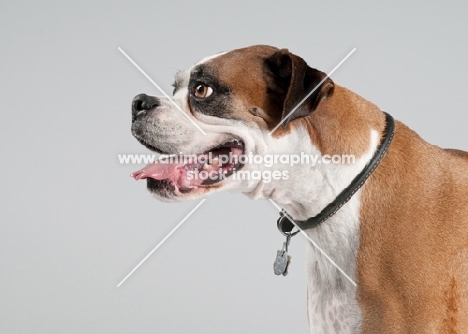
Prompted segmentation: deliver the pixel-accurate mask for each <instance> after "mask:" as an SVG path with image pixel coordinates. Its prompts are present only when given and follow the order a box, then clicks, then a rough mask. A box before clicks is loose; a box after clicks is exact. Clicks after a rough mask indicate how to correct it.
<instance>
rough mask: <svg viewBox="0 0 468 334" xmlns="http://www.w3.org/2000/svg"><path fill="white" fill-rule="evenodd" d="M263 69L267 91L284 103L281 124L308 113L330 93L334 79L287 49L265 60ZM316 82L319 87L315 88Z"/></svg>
mask: <svg viewBox="0 0 468 334" xmlns="http://www.w3.org/2000/svg"><path fill="white" fill-rule="evenodd" d="M265 72H266V77H267V79H266V80H267V85H268V93H269V94H270V95H273V97H274V98H275V99H276V100H279V101H278V102H280V103H281V102H282V104H283V105H282V114H281V120H280V121H282V120H284V119H285V118H287V119H286V120H284V122H283V123H282V125H283V127H286V126H287V124H288V123H289V122H291V121H292V120H294V119H296V118H299V117H304V116H308V115H310V114H311V113H312V112H313V111H314V110H315V109H316V108H317V106H318V105H319V103H320V102H321V101H323V100H327V99H329V98H330V97H331V96H332V95H333V90H334V83H333V81H332V80H331V79H330V78H326V76H327V75H326V74H325V73H323V72H320V71H318V70H316V69H313V68H311V67H309V66H307V63H306V62H305V61H304V59H302V58H300V57H298V56H296V55H294V54H292V53H291V52H289V51H288V50H287V49H282V50H279V51H277V52H275V53H274V54H273V55H271V56H269V57H267V58H266V59H265ZM325 78H326V79H325ZM324 79H325V80H324ZM322 80H324V81H323V82H322ZM321 82H322V83H321ZM320 83H321V84H320ZM318 84H320V87H317V85H318ZM312 90H314V92H313V93H312V94H311V95H310V96H309V97H308V98H307V100H306V101H304V102H303V103H302V105H301V106H300V107H299V108H297V109H296V110H294V112H293V113H292V114H291V115H290V116H289V117H288V115H289V114H290V113H291V111H292V110H293V109H294V108H296V106H297V105H298V104H299V103H300V102H301V101H302V100H303V99H304V98H305V97H306V96H307V95H308V94H309V93H310V92H311V91H312Z"/></svg>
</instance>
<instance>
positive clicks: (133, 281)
mask: <svg viewBox="0 0 468 334" xmlns="http://www.w3.org/2000/svg"><path fill="white" fill-rule="evenodd" d="M0 13H1V14H0V42H1V43H0V48H1V53H0V57H1V62H0V69H1V72H0V73H1V76H0V91H1V94H0V106H1V112H2V114H1V116H2V119H1V123H0V126H1V131H0V136H1V137H0V146H1V154H2V156H1V175H2V186H1V211H0V220H1V225H0V268H1V269H0V314H1V316H0V317H1V320H0V332H1V333H289V332H294V333H307V332H308V329H307V320H306V319H307V318H306V295H305V292H306V285H305V284H306V279H305V270H304V254H305V252H304V248H305V242H304V240H303V238H302V237H301V236H298V237H296V238H295V240H293V243H292V246H291V248H292V249H291V253H292V255H293V263H292V267H291V272H290V275H289V276H288V277H287V278H282V277H276V276H274V275H273V273H272V261H273V258H274V256H275V254H276V250H277V249H278V248H279V247H280V246H281V243H282V242H283V239H282V237H281V236H280V234H279V233H278V232H277V231H276V227H275V220H276V217H277V212H276V209H275V208H274V207H273V206H272V205H271V204H270V203H269V202H267V201H258V202H254V201H250V200H248V199H247V198H246V197H244V196H243V195H241V194H230V193H220V194H216V195H214V196H212V197H210V198H209V199H208V200H207V201H206V202H205V203H204V204H203V205H202V206H201V207H200V209H199V210H198V211H197V212H195V213H194V215H193V216H192V217H191V218H190V219H189V220H188V221H187V222H186V223H185V224H184V225H183V226H182V227H181V228H180V229H179V230H178V231H177V232H176V233H175V234H174V235H173V236H172V237H171V238H170V239H169V240H168V241H167V242H166V243H165V244H164V245H163V246H162V247H161V248H160V249H159V250H158V251H157V252H155V253H154V254H153V256H152V257H150V258H149V260H148V261H147V262H146V263H145V264H144V265H143V266H142V267H140V269H139V270H137V271H136V272H135V273H134V274H133V276H131V277H130V278H129V279H128V280H127V281H126V282H125V283H124V284H123V285H122V286H121V287H120V288H117V287H116V285H117V283H119V282H120V281H121V279H123V277H125V275H127V273H128V272H129V271H130V270H131V269H132V268H133V267H134V266H135V265H136V264H137V263H138V262H139V261H140V260H141V259H142V258H143V257H144V256H145V255H146V254H147V253H148V252H149V251H150V250H151V249H152V248H153V247H154V246H155V245H156V244H157V243H158V242H159V241H160V240H161V239H162V238H163V237H164V236H165V235H166V234H167V233H168V232H169V231H170V230H171V229H172V228H173V227H174V226H175V225H176V224H177V223H178V222H179V221H180V220H181V219H182V218H183V217H184V216H185V215H186V214H187V213H188V212H189V211H190V210H191V209H192V208H193V207H194V206H195V205H196V204H197V203H198V201H193V202H186V203H181V204H164V203H160V202H158V201H156V200H154V199H153V198H152V197H151V196H150V195H149V194H148V193H147V192H146V191H145V183H144V182H138V183H136V182H134V181H133V180H132V179H130V177H129V176H128V174H129V173H130V172H132V171H134V170H136V169H138V168H140V167H141V166H132V165H120V164H119V163H118V160H117V154H121V153H147V151H146V150H145V149H144V148H143V147H141V146H140V145H139V144H138V143H137V141H136V140H134V139H133V138H132V137H131V135H130V102H131V99H132V98H133V96H134V95H136V94H138V93H141V92H146V93H152V94H155V93H156V90H155V88H154V87H153V86H152V85H151V84H150V83H149V82H148V81H147V79H146V78H144V77H143V76H142V75H141V74H140V73H139V72H138V71H137V70H136V69H135V68H134V67H133V65H131V64H130V63H129V62H128V60H127V59H125V58H124V57H123V56H122V55H121V54H120V53H119V51H118V50H117V47H119V46H120V47H122V48H123V49H124V50H125V51H126V52H127V53H128V54H129V55H130V56H132V57H133V58H134V59H135V60H136V61H137V62H138V63H139V64H140V66H142V67H143V69H145V70H146V71H147V73H148V74H149V75H150V76H151V77H152V78H153V79H154V80H155V81H156V82H157V83H159V84H160V85H161V86H162V87H163V88H164V89H165V90H166V91H168V92H169V91H171V87H170V84H171V83H172V79H173V74H174V73H175V71H176V70H177V69H183V68H185V67H187V66H189V65H191V64H192V63H193V62H195V61H197V60H198V59H200V58H202V57H204V56H207V55H210V54H213V53H216V52H219V51H223V50H229V49H233V48H237V47H242V46H247V45H251V44H258V43H261V44H272V45H275V46H278V47H288V48H289V49H290V50H292V51H293V52H295V53H297V54H299V55H301V56H302V57H303V58H305V59H306V60H307V61H308V62H309V64H311V65H312V66H313V67H316V68H319V69H321V70H323V71H325V72H328V71H330V70H331V69H332V68H333V67H334V66H335V65H336V64H337V63H338V62H339V61H340V60H341V59H342V58H343V57H344V56H345V55H346V54H347V53H348V52H349V51H350V50H351V49H352V48H353V47H356V48H357V51H356V52H355V53H354V54H353V55H352V56H351V58H349V60H348V61H347V62H346V63H345V64H344V65H343V66H342V67H341V68H340V69H339V70H337V71H336V72H335V74H334V75H333V79H334V80H335V82H336V83H338V84H341V85H344V86H347V87H348V88H350V89H352V90H354V91H356V92H357V93H359V94H361V95H363V96H364V97H366V98H367V99H368V100H371V101H373V102H375V103H377V104H378V105H379V106H380V107H381V108H382V109H384V110H386V111H388V112H390V113H392V114H393V115H394V116H395V117H396V118H397V119H400V120H402V121H404V122H405V123H406V124H408V125H409V126H411V127H412V128H413V129H415V130H416V131H418V132H419V133H420V134H421V135H422V137H423V138H425V139H427V140H428V141H430V142H432V143H435V144H437V145H440V146H444V147H457V148H461V149H464V150H467V149H468V144H467V140H468V133H467V131H466V124H467V123H468V112H467V108H466V90H467V89H468V83H467V81H466V78H467V77H468V67H467V66H466V59H467V58H468V57H467V56H468V54H467V52H468V51H467V50H468V48H467V45H466V43H467V42H466V40H467V35H468V34H467V33H468V25H467V21H466V18H467V17H468V10H467V4H466V3H465V4H463V2H462V1H446V2H444V4H443V5H442V4H438V2H435V1H412V2H409V1H400V2H398V3H397V2H392V3H391V4H390V3H387V4H378V3H377V2H375V1H359V2H356V1H353V2H346V3H336V2H333V1H326V2H325V1H320V2H319V1H314V2H312V1H307V2H306V1H304V2H298V1H296V2H294V1H287V2H286V1H284V2H280V1H268V2H267V1H265V2H262V3H259V2H255V3H254V2H251V1H246V0H242V1H240V0H239V1H232V2H225V3H223V2H220V1H174V2H172V3H171V2H169V1H167V2H158V1H155V0H153V1H146V2H145V1H133V2H132V3H130V2H129V3H126V4H122V3H118V2H116V1H108V2H96V1H89V0H82V1H77V2H72V1H61V2H58V1H57V2H51V1H49V2H48V1H41V2H35V1H34V2H33V1H30V2H27V1H24V2H20V1H15V2H13V1H2V3H1V4H0Z"/></svg>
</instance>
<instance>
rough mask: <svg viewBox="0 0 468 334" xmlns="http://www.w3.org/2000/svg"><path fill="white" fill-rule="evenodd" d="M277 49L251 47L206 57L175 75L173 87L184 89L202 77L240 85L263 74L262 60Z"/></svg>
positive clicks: (259, 46) (262, 46) (260, 46)
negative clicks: (248, 78) (253, 76)
mask: <svg viewBox="0 0 468 334" xmlns="http://www.w3.org/2000/svg"><path fill="white" fill-rule="evenodd" d="M277 50H278V49H277V48H275V47H271V46H264V45H258V46H251V47H247V48H243V49H236V50H232V51H228V52H222V53H219V54H215V55H213V56H209V57H206V58H204V59H202V60H201V61H199V62H198V63H196V64H195V65H194V66H192V67H190V68H188V69H186V70H184V71H181V72H179V73H177V74H176V77H175V83H174V86H175V87H176V89H177V88H178V87H185V86H188V85H189V82H190V79H203V77H210V78H212V77H216V79H217V80H219V81H221V82H224V83H227V84H229V83H238V84H241V83H242V82H243V81H244V80H246V79H247V77H250V79H252V75H256V74H257V75H261V74H262V73H263V60H264V59H265V58H266V57H268V56H270V55H272V54H273V53H274V52H276V51H277Z"/></svg>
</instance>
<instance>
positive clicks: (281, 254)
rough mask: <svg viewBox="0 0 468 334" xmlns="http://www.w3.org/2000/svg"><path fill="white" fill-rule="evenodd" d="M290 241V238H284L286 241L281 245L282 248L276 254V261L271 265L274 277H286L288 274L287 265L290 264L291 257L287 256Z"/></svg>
mask: <svg viewBox="0 0 468 334" xmlns="http://www.w3.org/2000/svg"><path fill="white" fill-rule="evenodd" d="M290 240H291V236H290V235H288V236H287V237H286V241H285V242H284V243H283V248H282V249H281V250H278V252H277V253H276V260H275V263H274V264H273V271H274V273H275V275H283V276H286V275H287V274H288V267H289V263H290V262H291V256H290V255H288V245H289V241H290Z"/></svg>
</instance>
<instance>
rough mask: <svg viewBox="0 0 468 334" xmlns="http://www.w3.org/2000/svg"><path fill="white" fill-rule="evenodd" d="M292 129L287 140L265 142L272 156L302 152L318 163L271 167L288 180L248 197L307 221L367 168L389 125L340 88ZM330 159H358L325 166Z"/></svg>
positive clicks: (376, 111) (262, 186) (374, 109)
mask: <svg viewBox="0 0 468 334" xmlns="http://www.w3.org/2000/svg"><path fill="white" fill-rule="evenodd" d="M364 102H365V103H364ZM345 106H346V107H345ZM294 127H295V129H294V131H290V132H289V133H287V134H285V135H283V136H280V137H276V138H275V137H269V139H267V140H270V141H272V142H271V143H268V142H267V147H269V148H270V147H272V148H274V150H275V152H271V151H269V152H268V153H269V154H301V153H303V154H306V155H309V156H312V157H315V160H316V161H317V162H316V163H315V164H312V163H309V164H296V165H294V166H292V167H291V166H287V165H277V166H274V167H273V169H275V168H276V169H279V170H286V171H288V173H289V179H287V180H280V181H274V182H273V181H272V182H270V183H264V182H261V181H260V182H259V183H258V184H257V186H256V187H255V189H254V190H253V191H252V192H250V193H248V195H249V196H250V197H253V198H257V199H258V198H263V199H272V200H273V201H275V202H276V203H277V204H278V205H280V206H281V207H283V208H284V209H285V210H286V211H287V212H288V213H289V214H290V215H291V216H292V217H293V218H294V219H298V220H305V219H307V218H309V217H312V216H315V215H317V214H318V213H319V212H320V211H321V210H322V209H323V208H324V207H325V206H326V205H327V204H328V203H330V202H332V201H333V200H334V199H335V198H336V196H337V195H338V194H339V193H340V192H341V191H342V190H343V189H344V188H345V187H346V186H348V185H349V184H350V182H351V181H352V179H353V178H354V177H355V176H356V175H357V174H358V173H359V172H360V171H361V170H362V169H363V168H364V167H365V165H366V164H367V163H368V162H369V160H370V159H371V157H372V155H373V153H374V152H375V150H376V148H377V146H378V144H379V141H380V140H381V137H382V133H383V129H384V127H385V122H384V115H383V113H381V112H380V111H379V109H378V108H377V107H376V106H374V105H372V104H370V103H369V102H367V101H365V100H363V99H362V98H361V97H359V96H358V95H357V94H354V93H352V92H351V91H349V90H347V89H345V88H342V87H340V86H337V87H336V90H335V94H334V96H333V97H332V98H331V99H330V100H329V101H326V102H324V103H323V104H322V106H320V107H319V108H318V109H317V110H316V111H315V112H314V113H313V114H312V115H311V116H309V117H305V118H303V119H302V120H301V122H297V123H296V125H295V126H294ZM309 138H310V139H309ZM327 155H328V156H337V157H340V158H341V160H342V162H343V160H346V159H347V157H346V156H348V157H349V156H354V158H355V160H354V163H352V162H351V163H349V162H348V163H328V164H327V163H324V157H326V156H327ZM311 160H312V159H311Z"/></svg>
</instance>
